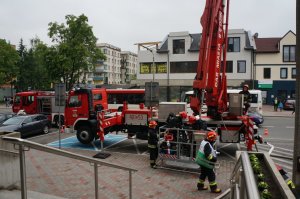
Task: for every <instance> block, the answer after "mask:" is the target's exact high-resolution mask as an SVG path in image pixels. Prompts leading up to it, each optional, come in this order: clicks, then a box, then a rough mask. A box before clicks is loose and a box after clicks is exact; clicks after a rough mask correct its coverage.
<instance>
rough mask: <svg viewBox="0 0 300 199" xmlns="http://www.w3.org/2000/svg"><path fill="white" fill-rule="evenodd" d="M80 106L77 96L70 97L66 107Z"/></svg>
mask: <svg viewBox="0 0 300 199" xmlns="http://www.w3.org/2000/svg"><path fill="white" fill-rule="evenodd" d="M80 106H81V100H80V98H79V96H78V95H74V96H71V97H70V101H69V104H68V107H80Z"/></svg>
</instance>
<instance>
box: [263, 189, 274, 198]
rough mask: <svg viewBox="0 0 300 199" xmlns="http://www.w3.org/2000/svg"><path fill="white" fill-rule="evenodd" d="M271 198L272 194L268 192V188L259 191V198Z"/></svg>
mask: <svg viewBox="0 0 300 199" xmlns="http://www.w3.org/2000/svg"><path fill="white" fill-rule="evenodd" d="M271 198H272V194H271V193H270V192H269V190H268V189H264V190H263V191H262V192H261V199H271Z"/></svg>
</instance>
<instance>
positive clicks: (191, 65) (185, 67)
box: [170, 61, 198, 73]
mask: <svg viewBox="0 0 300 199" xmlns="http://www.w3.org/2000/svg"><path fill="white" fill-rule="evenodd" d="M197 64H198V62H196V61H187V62H171V63H170V73H196V71H197Z"/></svg>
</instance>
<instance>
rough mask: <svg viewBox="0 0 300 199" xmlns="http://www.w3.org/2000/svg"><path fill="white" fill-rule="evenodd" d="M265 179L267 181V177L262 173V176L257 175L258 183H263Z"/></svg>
mask: <svg viewBox="0 0 300 199" xmlns="http://www.w3.org/2000/svg"><path fill="white" fill-rule="evenodd" d="M264 179H265V175H264V174H262V173H260V174H258V175H257V180H258V182H262V181H264Z"/></svg>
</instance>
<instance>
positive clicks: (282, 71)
mask: <svg viewBox="0 0 300 199" xmlns="http://www.w3.org/2000/svg"><path fill="white" fill-rule="evenodd" d="M287 74H288V69H287V68H280V79H287Z"/></svg>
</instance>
